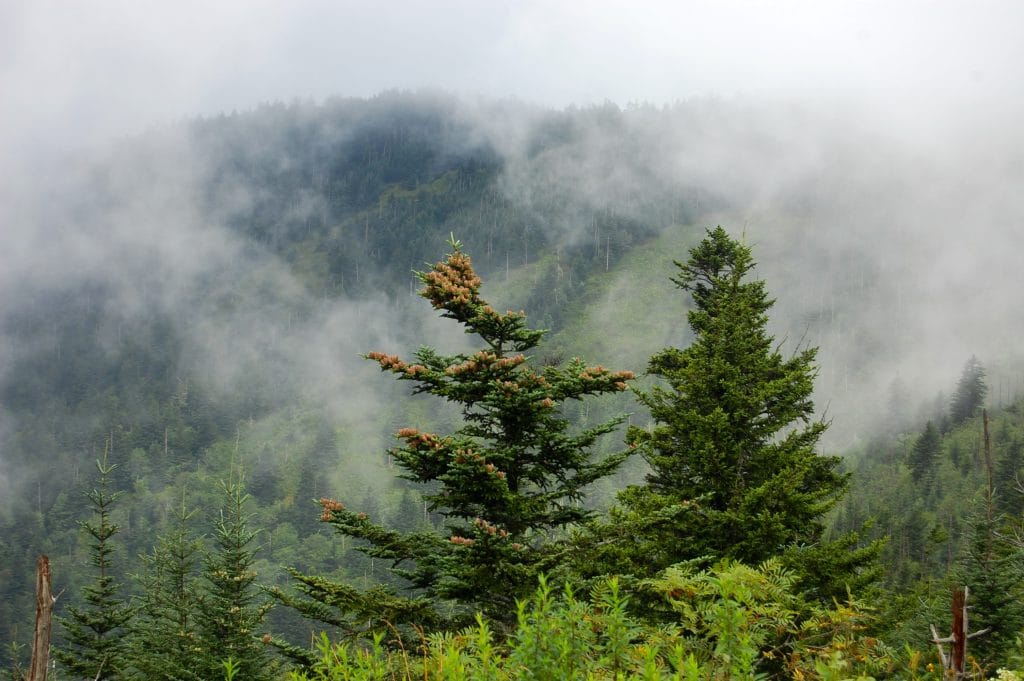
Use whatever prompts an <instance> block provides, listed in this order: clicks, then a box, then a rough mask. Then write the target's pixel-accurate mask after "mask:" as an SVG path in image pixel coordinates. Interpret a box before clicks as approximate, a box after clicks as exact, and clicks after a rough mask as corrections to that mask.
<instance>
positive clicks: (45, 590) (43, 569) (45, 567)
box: [28, 555, 56, 681]
mask: <svg viewBox="0 0 1024 681" xmlns="http://www.w3.org/2000/svg"><path fill="white" fill-rule="evenodd" d="M55 600H56V599H55V598H54V597H53V593H52V592H51V590H50V559H49V558H47V557H46V556H45V555H43V556H39V559H38V560H37V561H36V628H35V632H34V633H33V635H32V666H31V668H30V670H29V676H28V679H29V681H46V665H47V664H48V663H49V661H50V632H51V630H52V626H53V624H52V617H53V604H54V601H55Z"/></svg>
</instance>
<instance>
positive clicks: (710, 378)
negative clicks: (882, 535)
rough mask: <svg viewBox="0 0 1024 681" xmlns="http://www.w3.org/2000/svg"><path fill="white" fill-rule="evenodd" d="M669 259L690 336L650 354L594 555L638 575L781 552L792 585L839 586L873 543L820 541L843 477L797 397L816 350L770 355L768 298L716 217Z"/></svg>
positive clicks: (821, 590) (806, 392) (808, 408)
mask: <svg viewBox="0 0 1024 681" xmlns="http://www.w3.org/2000/svg"><path fill="white" fill-rule="evenodd" d="M676 265H677V266H678V268H679V275H678V276H677V277H676V278H674V279H672V281H673V282H674V283H675V284H676V285H677V286H678V287H679V288H681V289H683V290H684V291H686V292H688V293H689V294H690V295H692V297H693V301H694V307H693V309H692V310H691V311H690V312H689V313H688V320H689V324H690V328H691V329H692V330H693V333H694V336H695V339H694V342H693V344H692V345H691V346H690V347H688V348H686V349H679V348H672V347H670V348H666V349H664V350H661V351H660V352H658V353H656V354H655V355H654V356H652V357H651V359H650V362H649V365H648V372H649V374H650V375H652V376H654V377H657V378H659V379H662V381H663V383H662V384H661V385H657V386H655V387H653V388H652V389H650V390H649V391H645V392H642V393H640V394H639V396H638V398H639V400H640V401H641V402H642V403H643V404H644V405H646V406H647V407H648V408H649V409H650V412H651V417H652V419H653V421H654V425H653V427H652V428H651V429H650V430H647V429H644V428H637V427H634V428H631V429H630V432H629V438H630V439H631V440H632V441H633V442H634V443H635V444H637V445H639V447H640V449H641V451H642V452H643V455H644V457H645V458H646V460H647V462H648V464H649V465H650V467H651V471H650V473H649V474H648V476H647V483H646V485H643V486H635V487H631V488H629V489H627V490H625V491H624V492H623V493H622V494H621V495H620V500H621V503H622V508H621V509H619V510H618V511H617V512H616V516H615V517H613V521H615V522H617V523H620V525H619V529H618V530H615V529H611V530H610V532H611V534H612V539H615V541H613V542H611V543H610V544H611V545H613V548H610V549H603V551H604V555H605V558H607V557H608V555H609V552H612V556H611V557H612V560H613V561H615V562H617V563H618V565H617V568H618V569H620V570H622V571H624V572H632V573H634V574H637V573H639V574H640V575H643V574H652V573H653V572H656V571H658V570H660V569H662V568H664V567H667V566H669V565H672V564H674V563H677V562H680V561H684V560H688V559H693V558H698V557H709V558H716V559H722V558H729V559H733V560H740V561H743V562H745V563H748V564H751V565H755V564H758V563H761V562H762V561H764V560H766V559H767V558H770V557H773V556H780V555H781V556H783V557H784V559H785V563H786V564H787V566H788V567H789V568H790V569H793V570H794V571H795V572H796V574H797V575H798V577H800V578H801V580H802V582H803V588H804V589H805V590H806V591H808V592H814V593H817V594H818V595H820V596H821V597H828V596H831V595H832V594H833V593H839V594H842V595H845V586H844V582H846V581H851V580H852V578H853V573H855V572H857V571H858V570H859V566H862V565H863V564H865V563H866V562H868V561H870V560H872V559H873V556H874V555H875V554H876V553H877V547H870V548H867V549H861V550H855V549H854V548H853V546H854V544H855V543H856V539H857V538H856V536H854V535H850V536H847V537H844V538H843V539H842V540H841V541H840V542H837V543H832V544H826V543H824V542H823V536H822V535H823V531H824V527H823V524H822V516H823V514H824V513H825V512H827V511H828V510H829V509H831V508H832V507H833V505H834V504H835V503H836V501H837V500H838V499H839V497H840V496H841V494H842V493H843V491H844V490H845V488H846V484H847V476H846V475H844V474H842V473H841V472H840V471H839V463H840V461H839V459H838V458H837V457H832V456H822V455H819V454H818V453H817V452H816V451H815V448H816V446H817V444H818V439H819V438H820V437H821V434H822V433H823V432H824V431H825V428H826V427H827V424H826V423H824V422H822V421H820V420H817V419H815V418H814V413H813V412H814V405H813V402H812V400H811V393H812V390H813V382H814V377H815V375H816V367H815V364H814V360H815V353H816V350H815V349H813V348H807V349H802V350H799V351H798V352H797V353H796V354H795V355H794V356H792V357H790V358H784V357H783V356H782V355H781V353H780V352H779V349H778V346H777V345H776V342H775V340H774V339H773V338H772V337H771V336H770V335H769V334H768V332H767V330H766V327H767V324H768V310H769V309H770V308H771V306H772V304H773V302H774V301H773V300H771V299H770V298H769V297H768V294H767V293H766V291H765V284H764V282H763V281H759V280H750V279H749V275H750V274H751V272H752V270H753V268H754V261H753V259H752V257H751V253H750V249H749V248H748V247H747V246H745V245H743V244H741V243H739V242H737V241H735V240H734V239H732V238H730V237H729V236H728V234H726V232H725V230H723V229H722V228H721V227H718V228H715V229H714V230H709V231H708V233H707V237H706V238H705V239H704V240H703V241H702V242H701V243H700V244H699V245H698V246H697V247H695V248H694V249H692V250H691V251H690V258H689V260H688V261H687V262H686V263H676ZM608 531H609V527H606V528H605V532H608ZM616 533H617V536H616ZM616 544H617V547H615V546H614V545H616ZM615 552H618V553H617V554H615Z"/></svg>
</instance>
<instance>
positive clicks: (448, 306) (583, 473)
mask: <svg viewBox="0 0 1024 681" xmlns="http://www.w3.org/2000/svg"><path fill="white" fill-rule="evenodd" d="M452 246H453V248H454V252H453V253H451V254H450V255H449V256H448V257H447V258H446V260H444V261H443V262H440V263H437V264H436V265H434V266H433V268H432V269H431V270H430V271H429V272H425V273H419V275H418V276H419V278H420V280H421V281H422V282H423V283H424V285H425V287H424V289H423V290H422V291H421V295H423V296H424V297H426V298H427V299H428V300H430V302H431V303H432V304H433V306H434V307H435V308H436V309H438V310H440V311H441V312H442V316H444V317H447V318H449V319H453V320H455V321H456V322H458V323H459V324H461V325H463V326H464V327H465V330H466V332H467V333H471V334H474V335H476V336H477V337H479V338H480V339H481V340H482V341H483V343H484V348H483V349H482V350H480V351H478V352H475V353H472V354H457V355H449V356H445V355H440V354H438V353H437V352H436V351H434V350H433V349H430V348H421V349H420V350H419V351H418V352H417V353H416V358H415V360H414V361H413V362H410V363H407V362H404V361H402V360H401V359H399V358H398V357H397V356H394V355H388V354H385V353H383V352H371V353H369V354H368V355H367V357H368V358H369V359H372V360H374V361H376V362H378V363H379V364H380V366H381V369H382V370H385V371H389V372H391V373H394V374H396V375H397V376H398V378H399V379H400V380H405V381H410V382H412V383H413V384H414V387H413V391H414V392H416V393H427V394H430V395H434V396H436V397H440V398H442V399H444V400H446V401H448V402H451V403H453V404H455V405H457V406H458V408H459V409H460V411H461V413H462V417H463V419H464V425H463V426H462V427H461V428H459V429H458V430H457V431H455V432H454V433H452V434H451V435H437V434H434V433H430V432H421V431H420V430H418V429H416V428H402V429H401V430H399V431H398V434H397V437H398V438H399V439H400V440H401V441H402V443H403V444H402V446H400V447H398V448H396V449H394V450H393V451H392V455H393V457H394V460H395V462H396V464H397V465H398V466H399V467H400V468H401V469H402V471H403V472H402V477H404V478H406V479H408V480H411V481H414V482H417V483H423V484H424V485H425V489H426V490H427V491H426V492H425V493H424V499H425V500H426V501H427V503H428V505H429V507H430V509H431V510H435V511H438V512H440V514H441V516H442V517H443V518H444V530H443V534H437V533H435V532H432V531H421V532H414V533H411V534H406V533H402V532H399V531H396V530H391V529H387V528H385V527H383V526H381V525H379V524H377V523H376V522H375V519H374V518H373V517H370V516H367V514H366V513H365V512H356V511H353V510H350V509H348V508H346V507H345V505H344V504H342V503H340V502H338V501H335V500H331V499H322V500H321V502H320V503H321V505H322V506H323V517H322V519H323V520H325V521H326V522H329V523H330V524H332V525H334V527H335V528H337V530H338V531H339V532H341V533H342V534H344V535H347V536H350V537H355V538H358V539H362V540H365V541H366V542H367V543H368V546H365V547H364V548H363V549H361V550H364V551H365V552H366V553H367V554H368V555H370V556H371V557H373V558H375V559H378V560H382V561H384V562H385V563H386V564H387V565H388V566H389V567H390V568H391V570H392V571H393V572H394V573H395V574H396V575H399V576H401V577H404V578H405V579H406V580H408V583H409V584H410V586H411V587H412V589H413V594H418V596H414V597H412V598H407V597H401V596H396V595H392V594H391V593H389V592H388V591H387V590H385V589H383V588H381V589H377V590H375V591H373V592H371V593H369V594H361V593H358V592H357V591H356V590H354V589H352V588H350V587H348V586H345V585H340V584H336V583H332V582H330V581H329V580H322V579H318V578H315V577H301V576H298V575H297V577H298V578H299V581H300V584H301V586H300V588H301V589H302V590H303V591H305V593H306V594H307V595H308V596H311V597H312V598H313V599H314V601H316V603H311V604H308V606H307V607H306V608H305V609H304V611H305V612H306V614H309V615H313V616H316V617H317V618H319V619H322V620H323V621H326V622H330V623H332V624H335V625H338V626H343V627H345V628H347V629H349V630H353V629H358V628H360V627H363V626H365V625H366V623H367V622H368V621H369V622H370V624H371V626H372V627H379V626H380V625H379V622H381V621H382V620H387V621H388V622H390V623H391V624H392V625H396V624H402V623H408V622H415V623H416V624H418V625H420V626H423V627H426V628H427V629H433V628H445V629H448V628H452V627H458V626H463V625H466V624H468V623H470V622H472V619H473V617H474V614H475V613H476V612H477V611H481V612H483V613H484V614H485V615H486V616H487V617H488V618H490V619H491V620H493V621H497V622H505V623H511V621H512V619H513V617H514V613H515V603H516V599H517V598H521V597H524V596H526V595H528V594H529V593H530V592H531V591H532V589H533V587H534V585H535V584H536V582H537V577H538V575H539V574H540V573H541V572H545V571H550V570H553V569H555V568H556V567H557V565H558V557H559V541H558V535H557V532H558V531H559V530H561V529H562V528H565V527H567V526H570V525H572V524H575V523H579V522H581V521H583V520H585V519H587V518H588V517H589V516H590V515H591V512H590V511H588V510H586V509H584V508H582V507H581V506H580V501H581V500H582V498H583V494H584V489H585V488H586V486H587V485H589V484H591V483H592V482H594V481H596V480H599V479H601V478H603V477H605V476H607V475H609V474H610V473H612V472H613V471H614V470H615V469H616V468H617V467H618V466H619V464H621V463H622V461H623V460H624V459H625V457H626V456H627V452H619V453H615V454H611V455H608V456H605V457H603V458H600V459H599V460H597V461H592V460H591V451H592V449H593V447H594V445H595V442H596V441H597V439H598V438H599V437H600V436H602V435H604V434H606V433H609V432H611V431H612V430H613V429H614V428H615V427H616V425H617V424H618V423H619V421H612V422H609V423H604V424H600V425H598V426H595V427H592V428H587V429H583V430H581V431H579V432H572V431H571V430H570V427H569V422H568V421H567V420H566V419H565V418H564V417H563V416H562V415H561V413H560V410H559V405H560V404H561V403H563V402H565V401H566V400H577V399H582V398H584V397H586V396H588V395H600V394H604V393H613V392H618V391H621V390H625V389H626V387H627V386H626V381H627V380H629V379H631V378H632V374H631V373H630V372H613V371H609V370H608V369H605V368H604V367H601V366H592V367H588V366H586V365H585V364H584V363H583V362H582V361H581V360H579V359H573V360H572V361H570V362H569V363H568V364H567V366H565V367H564V368H559V367H557V366H546V367H544V369H543V370H541V371H537V370H534V369H533V368H531V367H530V361H529V358H528V357H527V355H526V354H524V353H527V352H529V351H531V350H533V349H534V348H535V347H536V346H537V345H538V343H539V342H540V340H541V338H542V336H543V332H541V331H534V330H530V329H528V328H527V327H526V326H525V322H524V315H523V314H522V313H513V312H509V313H506V314H500V313H498V312H496V311H495V310H494V309H492V308H491V307H490V306H489V305H488V304H487V303H486V302H485V301H484V300H483V299H481V298H480V296H479V288H480V284H481V282H480V279H479V277H477V275H476V274H475V272H474V271H473V268H472V266H471V264H470V260H469V257H468V256H466V255H465V254H464V253H462V252H461V250H460V245H459V244H458V243H457V242H453V243H452ZM282 597H283V599H285V600H286V602H289V603H290V604H292V605H296V606H298V607H301V605H300V604H298V603H296V602H295V599H288V597H287V596H284V595H282ZM325 606H326V607H325ZM332 609H336V610H337V611H340V612H336V613H335V614H331V611H332Z"/></svg>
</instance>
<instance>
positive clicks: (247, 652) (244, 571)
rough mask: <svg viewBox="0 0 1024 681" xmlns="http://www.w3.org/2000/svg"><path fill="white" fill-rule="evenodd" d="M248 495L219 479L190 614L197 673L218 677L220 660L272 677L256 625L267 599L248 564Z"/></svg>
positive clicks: (250, 675)
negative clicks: (220, 490)
mask: <svg viewBox="0 0 1024 681" xmlns="http://www.w3.org/2000/svg"><path fill="white" fill-rule="evenodd" d="M248 501H249V495H248V494H246V493H245V492H244V491H243V490H242V485H241V484H240V483H237V482H232V483H225V485H224V507H223V509H222V510H221V515H220V518H218V520H217V522H216V523H215V525H214V537H213V539H214V549H213V551H212V552H211V553H210V554H209V555H208V556H207V557H206V560H205V561H204V564H203V569H202V575H201V577H202V584H203V599H202V601H201V603H200V606H199V611H198V618H197V620H196V624H197V633H198V635H199V637H200V639H201V641H202V643H201V647H202V653H201V654H200V655H197V659H196V667H197V672H198V674H199V676H200V678H204V679H214V678H219V677H220V676H221V675H222V671H223V666H222V665H223V662H224V661H225V660H227V659H229V658H233V659H234V660H235V661H236V662H238V663H239V665H240V667H239V673H238V677H239V678H242V679H252V680H253V681H258V680H259V679H271V678H274V668H273V666H272V665H271V664H270V657H269V655H268V654H267V651H266V646H265V645H264V643H263V642H262V641H261V640H260V638H259V637H262V634H261V632H260V631H259V629H260V627H261V625H262V623H263V618H264V617H265V616H266V614H267V611H268V610H269V609H270V606H271V604H270V603H269V602H268V601H266V600H265V599H264V598H262V597H261V592H260V591H259V589H258V588H257V586H256V571H255V570H254V569H253V563H254V559H253V552H254V551H255V547H254V546H253V545H252V542H253V540H254V539H255V538H256V535H257V532H256V531H255V530H250V529H249V516H248V514H247V512H246V508H245V507H246V504H247V502H248Z"/></svg>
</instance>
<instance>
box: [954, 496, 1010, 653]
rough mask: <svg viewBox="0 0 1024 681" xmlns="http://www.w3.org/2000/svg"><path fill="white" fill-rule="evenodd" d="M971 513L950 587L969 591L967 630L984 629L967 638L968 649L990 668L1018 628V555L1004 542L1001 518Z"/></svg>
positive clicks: (978, 511)
mask: <svg viewBox="0 0 1024 681" xmlns="http://www.w3.org/2000/svg"><path fill="white" fill-rule="evenodd" d="M990 515H991V510H986V509H984V508H978V509H976V513H975V515H974V516H973V517H972V518H971V519H970V521H969V525H968V528H967V542H966V544H965V550H964V553H963V555H962V556H961V558H960V560H959V561H958V562H957V565H956V567H955V568H954V570H953V573H952V582H953V585H954V586H956V587H959V586H967V587H968V588H969V589H970V594H969V600H968V605H970V606H971V607H970V628H971V631H979V630H981V629H989V630H990V631H989V633H987V634H985V635H984V636H980V637H978V638H976V639H973V640H972V641H971V642H970V643H969V651H970V652H971V654H973V655H974V656H976V657H977V658H978V659H979V660H981V661H982V662H983V663H986V664H987V666H989V667H990V668H994V667H995V666H996V663H999V662H1001V661H1003V660H1005V659H1006V655H1007V654H1008V653H1009V652H1011V650H1012V649H1013V646H1014V639H1015V637H1017V636H1019V635H1020V632H1021V631H1022V630H1024V551H1022V550H1021V548H1020V547H1018V546H1015V545H1014V544H1013V543H1011V542H1009V541H1007V539H1006V536H1005V534H1004V532H1003V529H1004V527H1005V525H1006V519H1005V518H1004V517H1001V516H998V515H991V517H990Z"/></svg>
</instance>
